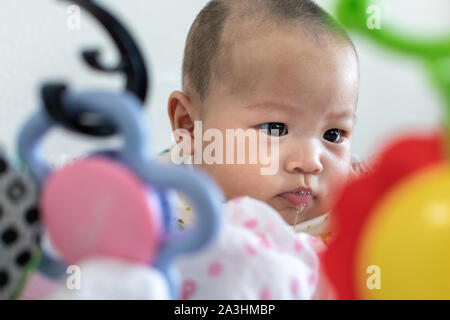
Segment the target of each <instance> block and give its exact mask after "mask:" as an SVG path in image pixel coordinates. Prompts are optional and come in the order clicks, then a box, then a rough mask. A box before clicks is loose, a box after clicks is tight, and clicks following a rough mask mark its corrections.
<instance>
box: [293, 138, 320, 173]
mask: <svg viewBox="0 0 450 320" xmlns="http://www.w3.org/2000/svg"><path fill="white" fill-rule="evenodd" d="M321 153H322V151H321V148H320V146H317V145H315V144H314V143H308V144H303V145H302V146H301V147H300V148H298V147H297V149H296V150H295V151H294V152H293V153H292V154H291V155H290V157H289V159H288V161H287V162H286V170H287V171H288V172H293V173H295V172H300V173H304V174H306V173H309V174H319V173H321V172H322V171H323V165H322V162H321Z"/></svg>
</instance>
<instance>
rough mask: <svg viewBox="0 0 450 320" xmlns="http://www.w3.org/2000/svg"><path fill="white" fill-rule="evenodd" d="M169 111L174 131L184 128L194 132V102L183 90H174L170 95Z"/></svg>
mask: <svg viewBox="0 0 450 320" xmlns="http://www.w3.org/2000/svg"><path fill="white" fill-rule="evenodd" d="M167 112H168V114H169V118H170V123H171V125H172V131H175V130H177V129H184V130H187V131H189V132H190V133H191V134H193V130H194V114H193V108H192V104H191V102H190V101H189V99H188V97H187V96H186V95H185V94H184V93H183V92H181V91H174V92H172V94H171V95H170V97H169V101H168V106H167Z"/></svg>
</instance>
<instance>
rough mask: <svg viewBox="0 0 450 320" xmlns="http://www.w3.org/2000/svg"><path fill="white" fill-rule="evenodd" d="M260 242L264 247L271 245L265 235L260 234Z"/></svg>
mask: <svg viewBox="0 0 450 320" xmlns="http://www.w3.org/2000/svg"><path fill="white" fill-rule="evenodd" d="M261 244H262V245H263V246H264V247H266V248H270V247H271V246H272V245H271V243H270V241H269V239H267V237H266V236H265V235H262V236H261Z"/></svg>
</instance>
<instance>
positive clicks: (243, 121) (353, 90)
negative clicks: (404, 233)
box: [201, 31, 358, 224]
mask: <svg viewBox="0 0 450 320" xmlns="http://www.w3.org/2000/svg"><path fill="white" fill-rule="evenodd" d="M229 52H230V54H231V60H230V62H231V64H230V69H229V70H228V71H229V74H231V75H232V81H231V82H228V83H224V82H223V83H215V84H214V85H213V86H212V87H211V90H210V94H209V95H208V97H207V98H206V100H205V101H204V103H205V108H206V109H207V112H206V113H205V114H204V116H203V117H202V121H203V122H202V125H203V130H206V129H210V128H215V129H219V130H220V131H222V132H223V137H224V141H223V146H225V145H226V141H225V140H226V139H225V137H226V135H225V132H226V131H225V130H226V129H243V130H254V131H255V132H256V133H263V134H266V135H269V136H271V137H270V139H278V143H279V157H278V159H277V161H278V163H279V169H278V171H277V172H276V173H275V174H273V175H262V174H261V171H260V169H261V168H263V167H268V165H267V164H265V165H263V164H251V163H249V157H248V156H249V152H250V150H249V145H248V142H249V140H248V139H247V140H246V158H245V160H246V162H247V163H246V164H211V165H208V164H202V165H201V167H202V169H204V170H206V171H207V172H208V173H209V174H210V175H211V176H212V177H213V178H214V179H215V180H216V181H217V182H218V183H219V185H220V186H221V188H222V189H223V191H224V193H225V195H226V197H227V199H232V198H235V197H238V196H245V195H246V196H250V197H253V198H256V199H259V200H262V201H264V202H266V203H268V204H269V205H270V206H272V207H273V208H274V209H275V210H277V211H278V212H279V213H280V215H281V216H282V217H283V218H284V219H285V221H286V222H287V223H289V224H294V222H295V221H297V222H301V221H304V220H307V219H310V218H313V217H315V216H319V215H321V214H324V213H326V212H328V211H329V210H330V205H331V203H330V199H331V197H332V196H333V195H334V193H335V192H336V188H337V186H338V184H339V183H342V182H343V181H344V180H345V179H346V178H347V176H348V174H349V172H350V169H351V156H350V147H351V143H352V132H353V127H354V120H355V119H354V115H355V107H356V101H357V92H358V71H357V59H356V56H355V53H354V51H353V49H352V48H351V47H350V46H349V45H345V44H342V43H338V42H337V41H335V40H329V41H325V40H323V41H322V42H319V41H318V40H314V39H311V38H308V37H307V36H304V35H302V34H301V33H299V32H298V31H296V32H294V31H292V32H286V31H284V32H281V31H279V32H277V31H273V32H272V33H266V34H260V35H258V36H255V37H252V38H251V39H246V40H245V41H241V42H237V43H235V44H233V46H232V47H231V48H230V50H229ZM216 82H217V81H216ZM275 129H278V130H279V137H273V136H272V135H273V134H274V132H275ZM270 139H269V141H270ZM208 144H210V142H205V143H204V147H206V146H207V145H208ZM235 145H236V143H235ZM235 148H236V147H235ZM269 148H270V147H269ZM269 150H270V149H269ZM225 151H226V149H225ZM234 151H235V153H234V154H237V150H234ZM224 157H225V156H224ZM224 161H225V160H224ZM235 162H236V160H235ZM301 188H303V189H304V190H300V189H301ZM296 191H297V194H296V193H295V192H296ZM299 191H303V192H299ZM308 191H309V192H310V193H311V194H309V193H308ZM301 193H303V194H301ZM304 206H306V208H305V209H304V211H303V212H302V214H301V215H300V216H298V219H297V220H296V216H297V208H299V207H304Z"/></svg>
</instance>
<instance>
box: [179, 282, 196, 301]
mask: <svg viewBox="0 0 450 320" xmlns="http://www.w3.org/2000/svg"><path fill="white" fill-rule="evenodd" d="M196 291H197V284H196V283H195V281H193V280H185V281H184V282H183V284H182V287H181V300H187V299H189V298H190V297H192V296H193V295H194V294H195V292H196Z"/></svg>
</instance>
